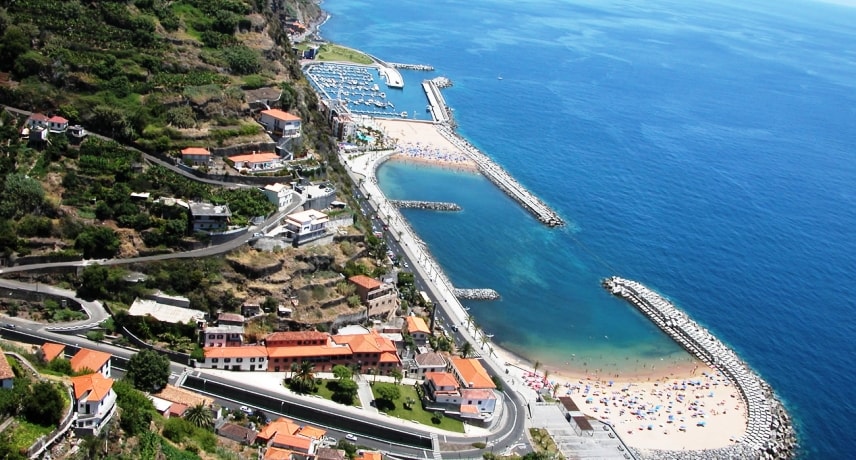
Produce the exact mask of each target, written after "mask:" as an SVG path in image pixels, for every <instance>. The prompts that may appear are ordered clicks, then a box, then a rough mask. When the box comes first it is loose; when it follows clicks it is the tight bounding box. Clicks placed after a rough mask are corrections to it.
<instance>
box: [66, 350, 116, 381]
mask: <svg viewBox="0 0 856 460" xmlns="http://www.w3.org/2000/svg"><path fill="white" fill-rule="evenodd" d="M112 357H113V355H111V354H110V353H104V352H103V351H97V350H90V349H89V348H81V349H80V351H78V352H77V354H75V355H74V356H72V357H71V370H72V371H74V372H75V373H80V372H83V371H85V370H86V369H89V370H90V371H91V372H100V373H101V374H102V375H103V376H104V377H110V358H112Z"/></svg>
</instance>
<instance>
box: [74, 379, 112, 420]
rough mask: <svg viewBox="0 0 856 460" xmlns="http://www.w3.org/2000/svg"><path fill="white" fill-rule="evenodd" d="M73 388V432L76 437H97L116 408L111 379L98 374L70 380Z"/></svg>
mask: <svg viewBox="0 0 856 460" xmlns="http://www.w3.org/2000/svg"><path fill="white" fill-rule="evenodd" d="M71 385H72V387H73V388H74V409H75V411H76V412H77V420H75V422H74V431H75V433H76V434H77V435H78V436H81V435H93V436H95V435H98V433H99V432H100V431H101V428H102V427H103V426H104V425H105V424H106V423H107V422H108V421H110V417H112V416H113V412H114V411H115V408H116V392H115V391H113V379H111V378H107V377H104V376H103V375H101V374H100V373H98V372H95V373H92V374H87V375H81V376H78V377H72V378H71Z"/></svg>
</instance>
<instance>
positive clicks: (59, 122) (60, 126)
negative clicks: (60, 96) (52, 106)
mask: <svg viewBox="0 0 856 460" xmlns="http://www.w3.org/2000/svg"><path fill="white" fill-rule="evenodd" d="M67 129H68V120H66V119H65V118H63V117H61V116H59V115H54V116H52V117H50V118H48V131H50V132H51V134H62V133H64V132H65V131H66V130H67Z"/></svg>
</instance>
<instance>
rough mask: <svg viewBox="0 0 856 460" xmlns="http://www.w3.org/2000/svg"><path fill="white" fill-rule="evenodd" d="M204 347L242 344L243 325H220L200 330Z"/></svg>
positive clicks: (238, 345)
mask: <svg viewBox="0 0 856 460" xmlns="http://www.w3.org/2000/svg"><path fill="white" fill-rule="evenodd" d="M202 344H203V346H204V347H206V348H208V347H240V346H241V345H243V344H244V326H234V325H221V326H215V327H206V328H205V329H203V330H202Z"/></svg>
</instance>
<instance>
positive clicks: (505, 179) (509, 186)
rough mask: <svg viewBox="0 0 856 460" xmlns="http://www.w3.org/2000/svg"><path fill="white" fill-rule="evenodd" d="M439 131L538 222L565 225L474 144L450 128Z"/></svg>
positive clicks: (552, 225)
mask: <svg viewBox="0 0 856 460" xmlns="http://www.w3.org/2000/svg"><path fill="white" fill-rule="evenodd" d="M438 131H439V132H440V134H442V135H443V136H444V137H445V138H446V139H448V140H449V142H451V143H453V144H455V145H456V146H457V147H459V148H460V149H461V150H463V151H464V153H465V154H466V155H467V156H468V157H469V158H470V159H471V160H473V161H474V162H475V163H476V165H478V168H479V171H481V172H482V174H484V175H485V176H487V178H488V179H490V181H491V182H493V183H494V184H496V186H497V187H499V188H500V189H501V190H502V191H503V192H505V193H506V194H507V195H508V196H510V197H511V198H513V199H514V200H515V201H517V202H518V203H520V204H521V205H522V206H523V207H524V208H526V209H527V210H528V211H529V212H531V213H532V214H534V215H535V217H536V218H538V220H540V221H541V222H542V223H544V224H546V225H548V226H550V227H559V226H562V225H565V221H563V220H562V218H561V217H559V215H558V214H557V213H556V211H553V210H552V209H550V208H549V207H548V206H547V205H546V204H544V202H542V201H541V200H539V199H538V198H537V197H536V196H535V195H533V194H532V193H530V192H529V190H526V188H525V187H523V186H522V185H520V183H518V182H517V181H516V180H514V178H513V177H511V175H510V174H508V172H507V171H505V170H504V169H502V167H501V166H499V165H498V164H496V163H494V162H493V160H491V159H490V158H488V156H487V155H485V154H484V153H482V152H480V151H479V149H477V148H475V147H474V146H473V145H472V144H470V143H469V142H467V141H466V140H464V139H463V138H461V137H460V136H458V135H457V134H456V133H455V132H454V131H452V130H451V128H449V127H448V126H439V127H438Z"/></svg>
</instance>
